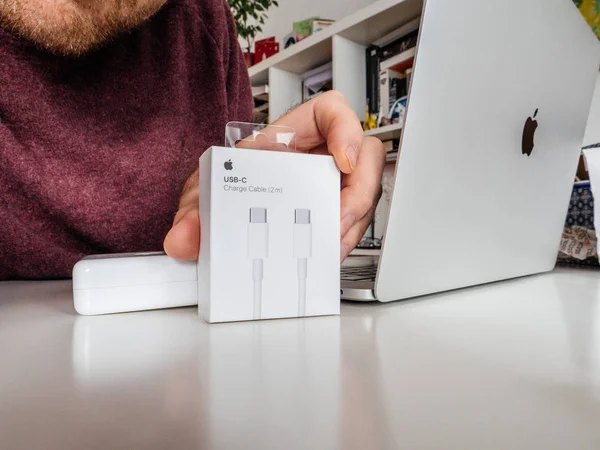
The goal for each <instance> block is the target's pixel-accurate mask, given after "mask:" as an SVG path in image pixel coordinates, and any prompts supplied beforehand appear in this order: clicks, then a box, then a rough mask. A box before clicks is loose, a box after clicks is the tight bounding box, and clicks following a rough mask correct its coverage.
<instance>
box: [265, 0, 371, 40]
mask: <svg viewBox="0 0 600 450" xmlns="http://www.w3.org/2000/svg"><path fill="white" fill-rule="evenodd" d="M278 1H279V8H275V7H273V8H271V9H270V10H269V12H268V16H269V18H268V19H267V21H266V23H265V25H264V26H263V33H262V35H261V36H258V37H257V40H258V39H262V37H270V36H275V37H276V38H277V41H279V42H281V41H282V40H283V38H284V37H285V36H286V35H287V34H288V33H290V32H291V31H292V23H294V22H298V21H300V20H303V19H307V18H309V17H314V16H318V17H321V18H322V19H332V20H339V19H342V18H344V17H346V16H347V15H349V14H352V13H353V12H356V11H358V10H359V9H361V8H364V7H366V6H368V5H370V4H371V3H373V2H374V1H375V0H278Z"/></svg>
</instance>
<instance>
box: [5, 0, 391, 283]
mask: <svg viewBox="0 0 600 450" xmlns="http://www.w3.org/2000/svg"><path fill="white" fill-rule="evenodd" d="M251 119H252V98H251V92H250V86H249V80H248V75H247V70H246V67H245V65H244V60H243V57H242V55H241V51H240V48H239V45H238V41H237V37H236V34H235V25H234V22H233V19H232V17H231V14H230V11H229V8H228V6H227V3H226V2H225V0H169V1H166V0H0V280H7V279H40V278H57V277H68V276H70V273H71V268H72V266H73V264H74V263H75V262H76V261H77V260H79V259H80V258H81V257H83V256H84V255H87V254H94V253H113V252H132V251H151V250H158V249H160V248H161V246H162V245H163V239H164V249H165V251H166V252H167V253H168V254H169V255H171V256H172V257H175V258H178V259H182V260H193V259H195V258H196V257H197V254H198V247H199V239H200V235H199V233H200V227H199V217H198V180H197V177H198V175H197V172H196V171H195V170H196V169H197V165H198V158H199V156H200V155H201V154H202V152H203V151H204V150H205V149H206V148H208V147H210V146H211V145H214V144H220V143H222V142H223V136H224V129H225V125H226V123H227V122H229V121H233V120H235V121H246V122H248V121H251ZM277 124H281V125H289V126H292V127H294V128H295V129H296V131H297V133H298V146H299V150H301V151H305V152H323V151H328V152H329V153H331V154H332V155H333V156H334V158H335V161H336V163H337V165H338V167H339V168H340V170H341V171H342V172H343V174H344V175H343V180H342V193H341V202H342V203H341V210H342V214H341V218H340V220H341V244H342V254H341V257H342V259H344V258H345V257H346V256H347V255H348V253H349V252H350V250H351V249H352V248H354V247H355V246H356V244H357V243H358V241H359V240H360V238H361V237H362V235H363V233H364V231H365V230H366V228H367V227H368V224H369V222H370V220H371V218H372V216H373V209H374V206H375V202H376V200H377V198H378V193H379V186H380V179H381V174H382V170H383V165H384V160H385V154H384V149H383V146H382V144H381V142H379V141H377V140H375V139H365V138H363V134H362V130H361V127H360V123H359V120H358V118H357V117H356V115H355V114H354V113H353V112H352V110H351V109H350V107H349V106H348V104H347V103H346V101H345V100H344V98H343V97H342V96H341V95H340V94H337V93H330V94H326V95H323V96H321V97H318V98H317V99H315V100H313V101H312V102H309V103H306V104H304V105H302V106H301V107H299V108H297V109H295V110H294V111H293V112H291V113H289V114H288V115H287V116H285V117H283V118H281V119H280V120H279V121H278V122H277ZM186 180H187V181H186ZM182 186H183V193H181V192H182ZM180 194H181V195H180ZM173 217H174V221H173ZM165 236H166V238H165Z"/></svg>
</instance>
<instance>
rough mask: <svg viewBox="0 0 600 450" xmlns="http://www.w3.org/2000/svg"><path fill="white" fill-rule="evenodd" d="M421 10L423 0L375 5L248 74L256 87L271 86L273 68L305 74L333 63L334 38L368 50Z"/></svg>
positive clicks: (388, 0)
mask: <svg viewBox="0 0 600 450" xmlns="http://www.w3.org/2000/svg"><path fill="white" fill-rule="evenodd" d="M422 9H423V0H379V1H376V2H375V3H373V4H372V5H370V6H368V7H367V8H364V9H361V10H360V11H357V12H356V13H354V14H351V15H349V16H348V17H346V18H344V19H341V20H339V21H337V22H335V23H334V24H333V25H331V26H330V27H327V28H325V29H323V30H321V31H319V32H317V33H315V34H313V35H312V36H309V37H308V38H306V39H304V40H302V41H300V42H298V43H297V44H295V45H292V46H291V47H289V48H287V49H285V50H283V51H281V52H280V53H278V54H276V55H273V56H271V57H270V58H268V59H266V60H264V61H262V62H260V63H258V64H257V65H255V66H253V67H251V68H250V69H249V71H248V73H249V75H250V81H251V83H252V84H253V85H257V84H265V83H268V81H269V69H270V68H277V69H281V70H284V71H287V72H291V73H294V74H302V73H305V72H307V71H309V70H310V69H313V68H315V67H317V66H319V65H322V64H325V63H327V62H329V61H331V60H332V53H333V51H332V47H333V46H332V40H333V36H341V37H343V38H346V39H348V40H350V41H353V42H355V43H356V44H360V45H364V46H369V45H371V43H372V42H374V41H376V40H377V39H379V38H381V37H382V36H385V35H386V34H388V33H389V32H391V31H393V30H395V29H396V28H398V27H400V26H402V25H403V24H405V23H407V22H409V21H410V20H412V19H414V18H415V17H418V16H419V15H420V14H421V12H422Z"/></svg>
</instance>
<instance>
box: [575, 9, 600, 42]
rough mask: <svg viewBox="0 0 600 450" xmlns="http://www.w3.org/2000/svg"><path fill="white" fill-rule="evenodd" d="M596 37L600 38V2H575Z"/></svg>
mask: <svg viewBox="0 0 600 450" xmlns="http://www.w3.org/2000/svg"><path fill="white" fill-rule="evenodd" d="M573 1H574V2H575V4H576V5H577V7H578V8H579V11H581V14H583V17H585V20H587V22H588V23H589V24H590V26H591V27H592V30H594V33H596V36H598V38H600V0H573Z"/></svg>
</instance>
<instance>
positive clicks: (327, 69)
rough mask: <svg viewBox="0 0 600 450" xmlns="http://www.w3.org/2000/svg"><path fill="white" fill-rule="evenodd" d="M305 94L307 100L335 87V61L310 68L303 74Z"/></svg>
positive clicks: (304, 99) (304, 97)
mask: <svg viewBox="0 0 600 450" xmlns="http://www.w3.org/2000/svg"><path fill="white" fill-rule="evenodd" d="M302 80H303V81H302V86H303V96H302V100H303V101H307V100H310V99H311V98H314V97H317V96H318V95H320V94H322V93H323V92H327V91H330V90H332V89H333V63H331V62H330V63H327V64H324V65H323V66H320V67H317V68H316V69H313V70H309V71H308V72H306V73H305V74H304V75H303V76H302Z"/></svg>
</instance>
